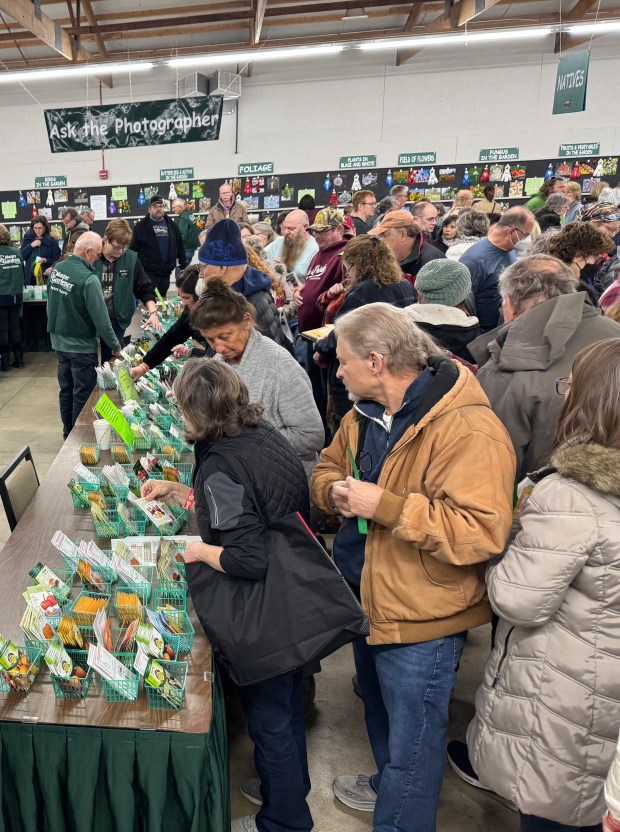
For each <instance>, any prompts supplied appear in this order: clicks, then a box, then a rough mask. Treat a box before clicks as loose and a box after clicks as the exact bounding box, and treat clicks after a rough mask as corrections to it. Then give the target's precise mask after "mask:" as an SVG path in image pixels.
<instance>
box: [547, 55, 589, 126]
mask: <svg viewBox="0 0 620 832" xmlns="http://www.w3.org/2000/svg"><path fill="white" fill-rule="evenodd" d="M589 66H590V52H589V51H588V50H587V49H585V50H583V51H582V52H567V53H566V54H565V55H562V57H561V58H560V61H559V63H558V73H557V77H556V79H555V92H554V94H553V115H554V116H557V115H560V114H561V113H582V112H583V111H584V110H585V108H586V92H587V88H588V67H589Z"/></svg>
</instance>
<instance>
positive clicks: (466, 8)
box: [450, 0, 499, 28]
mask: <svg viewBox="0 0 620 832" xmlns="http://www.w3.org/2000/svg"><path fill="white" fill-rule="evenodd" d="M498 2H499V0H460V2H459V3H455V4H454V5H453V6H452V9H451V11H450V20H451V21H452V24H453V25H454V27H455V28H457V27H459V26H465V24H466V23H469V21H470V20H473V19H474V18H475V17H478V16H479V15H481V14H483V13H484V12H486V11H487V9H490V8H492V7H493V6H496V5H497V3H498Z"/></svg>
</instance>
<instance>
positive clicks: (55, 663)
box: [45, 638, 73, 679]
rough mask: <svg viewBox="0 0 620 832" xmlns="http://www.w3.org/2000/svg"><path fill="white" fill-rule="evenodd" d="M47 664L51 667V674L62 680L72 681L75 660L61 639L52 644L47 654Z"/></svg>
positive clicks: (56, 639)
mask: <svg viewBox="0 0 620 832" xmlns="http://www.w3.org/2000/svg"><path fill="white" fill-rule="evenodd" d="M45 664H46V665H47V666H48V667H49V670H50V673H52V674H53V675H54V676H60V678H61V679H70V678H71V676H72V675H73V660H72V659H71V657H70V656H69V654H68V653H67V651H66V650H65V648H64V647H63V645H62V643H61V641H60V639H59V638H55V639H53V640H52V641H51V642H50V645H49V647H48V648H47V651H46V653H45Z"/></svg>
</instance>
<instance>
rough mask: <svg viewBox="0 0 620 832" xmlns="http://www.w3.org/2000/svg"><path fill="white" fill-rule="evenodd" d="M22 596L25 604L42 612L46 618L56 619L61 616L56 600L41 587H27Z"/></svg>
mask: <svg viewBox="0 0 620 832" xmlns="http://www.w3.org/2000/svg"><path fill="white" fill-rule="evenodd" d="M22 594H23V597H24V600H25V601H26V603H27V604H28V605H29V606H31V607H35V608H37V609H40V610H42V612H43V613H44V614H45V615H46V616H47V618H58V617H59V616H61V615H62V610H61V608H60V603H59V600H58V598H57V597H56V596H55V595H53V594H52V593H51V592H48V591H47V590H46V589H45V588H44V587H41V586H29V587H27V588H26V591H25V592H24V593H22Z"/></svg>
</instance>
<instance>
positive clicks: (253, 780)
mask: <svg viewBox="0 0 620 832" xmlns="http://www.w3.org/2000/svg"><path fill="white" fill-rule="evenodd" d="M239 791H240V792H241V794H242V795H243V796H244V797H245V799H246V800H249V801H250V803H254V804H255V805H256V806H262V805H263V798H262V795H261V793H260V780H259V779H258V777H246V779H245V780H242V781H241V785H240V786H239Z"/></svg>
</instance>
